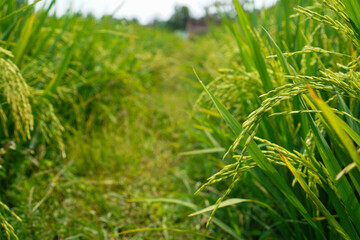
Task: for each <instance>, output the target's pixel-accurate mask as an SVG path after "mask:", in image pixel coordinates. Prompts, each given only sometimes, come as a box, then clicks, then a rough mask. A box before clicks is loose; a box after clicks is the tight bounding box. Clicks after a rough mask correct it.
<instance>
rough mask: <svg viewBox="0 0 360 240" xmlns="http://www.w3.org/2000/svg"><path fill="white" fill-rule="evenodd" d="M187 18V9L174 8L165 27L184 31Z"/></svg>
mask: <svg viewBox="0 0 360 240" xmlns="http://www.w3.org/2000/svg"><path fill="white" fill-rule="evenodd" d="M189 18H190V10H189V8H188V7H186V6H176V7H175V12H174V14H173V15H172V16H171V18H170V19H169V21H168V22H167V25H168V27H169V28H171V29H173V30H185V28H186V23H187V21H188V19H189Z"/></svg>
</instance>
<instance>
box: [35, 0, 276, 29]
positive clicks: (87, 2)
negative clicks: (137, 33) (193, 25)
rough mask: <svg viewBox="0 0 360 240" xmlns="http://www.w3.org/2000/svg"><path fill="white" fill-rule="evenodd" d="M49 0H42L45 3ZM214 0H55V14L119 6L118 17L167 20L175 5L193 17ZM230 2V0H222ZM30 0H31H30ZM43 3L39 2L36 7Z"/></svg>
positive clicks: (262, 2)
mask: <svg viewBox="0 0 360 240" xmlns="http://www.w3.org/2000/svg"><path fill="white" fill-rule="evenodd" d="M49 1H50V0H43V1H42V2H44V3H46V2H49ZM215 1H216V0H57V3H56V11H57V14H59V15H62V14H63V13H64V12H66V10H67V9H69V7H70V6H71V9H73V11H75V12H77V11H81V12H83V13H85V14H87V13H93V14H94V15H95V16H97V17H101V16H102V15H104V14H111V13H113V12H114V10H115V9H116V8H117V7H118V6H120V5H121V4H122V6H121V8H120V9H119V10H118V11H117V14H116V16H117V17H119V18H123V17H125V18H137V19H138V20H139V21H140V22H141V23H143V24H146V23H149V22H150V21H151V20H153V19H155V18H157V19H160V20H167V19H169V17H170V16H171V15H172V14H173V12H174V8H175V6H176V5H181V6H183V5H185V6H188V7H189V9H190V12H191V14H192V15H193V16H194V17H199V16H202V15H203V14H204V13H205V10H204V7H206V6H209V5H211V4H213V3H214V2H215ZM222 1H223V2H231V0H222ZM30 2H33V0H32V1H30ZM254 2H255V6H256V7H257V8H261V7H262V6H270V5H272V4H274V3H275V2H276V0H254ZM41 5H43V3H41V2H40V3H39V4H38V7H39V6H41Z"/></svg>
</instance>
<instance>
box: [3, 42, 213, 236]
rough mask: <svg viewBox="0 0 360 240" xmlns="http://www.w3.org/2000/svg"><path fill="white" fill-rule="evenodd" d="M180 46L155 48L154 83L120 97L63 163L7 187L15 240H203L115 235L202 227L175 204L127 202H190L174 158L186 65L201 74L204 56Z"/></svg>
mask: <svg viewBox="0 0 360 240" xmlns="http://www.w3.org/2000/svg"><path fill="white" fill-rule="evenodd" d="M179 42H180V43H177V44H180V45H177V46H170V49H172V52H166V51H167V50H163V49H166V48H159V49H158V50H157V51H158V52H157V53H156V54H157V55H156V56H157V57H156V58H155V61H152V62H151V64H152V66H149V68H153V65H156V66H157V69H159V71H158V72H152V73H151V74H152V77H154V81H153V82H154V83H156V84H154V86H147V89H146V88H145V89H143V91H139V92H136V93H135V94H134V95H133V96H132V97H129V98H127V99H126V102H125V103H124V106H123V111H121V112H120V113H119V116H114V118H115V119H114V122H113V124H110V125H106V126H101V127H99V128H97V129H94V130H91V131H90V132H89V133H88V132H85V133H84V132H82V131H79V132H75V134H74V135H73V137H72V138H70V139H68V140H67V143H66V146H68V149H67V153H68V156H67V158H66V159H65V160H61V161H62V162H59V164H55V165H54V164H50V163H49V164H48V165H46V163H45V164H43V165H41V166H40V168H42V169H39V170H38V171H37V173H35V174H34V175H32V176H30V177H28V178H22V179H19V180H18V182H16V183H14V186H16V188H15V190H14V191H9V192H8V197H9V199H12V201H13V202H12V203H10V204H11V205H13V206H20V207H18V208H15V211H16V212H17V213H19V214H20V217H21V218H22V219H23V223H21V224H19V223H18V222H16V221H13V224H14V226H15V228H17V229H18V236H19V238H20V239H123V238H125V239H126V238H127V237H128V238H129V239H144V238H145V239H187V238H188V239H196V238H200V239H202V238H203V237H201V236H195V235H192V234H191V233H190V234H189V233H176V232H173V231H168V230H163V231H152V232H144V233H138V234H129V235H126V236H120V235H119V234H120V233H121V232H123V231H126V230H130V229H136V228H176V229H187V230H192V231H195V232H200V229H201V228H202V227H201V226H200V224H199V222H200V221H199V218H192V219H190V218H188V217H187V214H189V213H190V211H189V210H188V209H184V208H182V207H178V206H176V205H174V204H160V203H154V204H146V203H131V202H129V200H130V199H135V198H158V197H168V198H178V199H184V198H187V199H192V198H193V192H194V191H195V190H196V187H195V186H194V185H193V184H194V182H190V180H188V175H191V172H190V171H191V169H184V166H185V165H186V164H184V161H185V159H184V158H180V157H179V156H178V153H179V152H181V151H184V150H187V149H189V148H191V144H192V143H191V140H190V138H189V136H188V133H187V132H186V129H187V128H189V127H190V126H191V125H192V120H191V114H190V113H191V108H192V104H193V103H194V101H195V99H196V97H197V96H198V90H196V89H195V88H194V86H195V85H194V82H193V83H192V80H194V77H193V75H192V66H194V67H197V68H198V69H199V70H202V69H204V67H203V66H197V64H198V63H199V62H201V61H203V59H204V60H206V57H207V56H206V55H204V54H203V52H196V53H195V50H194V48H196V44H198V43H197V41H185V40H181V41H179ZM168 44H172V43H168ZM208 44H213V43H212V42H211V41H210V42H209V41H208ZM146 67H147V66H144V68H146ZM191 79H192V80H191ZM64 161H65V163H64ZM21 213H23V214H21Z"/></svg>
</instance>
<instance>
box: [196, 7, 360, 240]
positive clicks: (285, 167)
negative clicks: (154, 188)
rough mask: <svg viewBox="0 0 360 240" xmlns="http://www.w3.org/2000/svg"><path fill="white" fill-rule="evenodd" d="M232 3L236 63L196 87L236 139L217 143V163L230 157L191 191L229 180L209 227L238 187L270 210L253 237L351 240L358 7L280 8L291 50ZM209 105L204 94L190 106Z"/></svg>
mask: <svg viewBox="0 0 360 240" xmlns="http://www.w3.org/2000/svg"><path fill="white" fill-rule="evenodd" d="M234 5H235V8H236V11H237V15H238V24H236V25H234V24H232V23H231V22H229V23H228V25H229V28H230V29H231V31H232V32H233V34H234V37H235V38H236V40H237V42H238V43H239V53H240V56H241V59H240V60H239V63H238V64H236V65H234V67H233V68H232V69H231V70H229V71H226V72H224V73H223V74H222V75H221V76H220V77H219V79H218V80H216V81H214V82H213V83H211V84H209V85H208V86H205V85H204V88H205V92H206V93H207V95H208V96H209V97H210V99H211V100H212V102H213V105H214V106H215V107H216V108H217V110H218V111H219V113H220V115H221V117H222V119H223V120H224V121H225V122H226V123H227V125H228V126H229V128H230V129H231V130H232V132H233V133H234V136H233V137H231V139H232V140H233V143H232V144H231V146H230V147H228V146H223V147H228V151H227V152H226V154H225V156H224V159H227V158H229V159H232V161H230V163H229V164H228V165H226V166H225V167H224V168H223V169H222V170H220V171H219V172H218V173H216V174H215V175H213V176H212V177H210V178H209V179H208V181H207V182H206V183H205V184H204V185H203V187H201V188H200V189H199V192H200V191H203V190H204V189H206V187H207V186H210V185H212V184H215V183H218V182H220V181H225V182H227V183H228V184H229V185H228V188H227V190H226V191H225V192H224V194H223V195H222V196H221V197H220V198H219V199H218V200H217V202H216V203H215V205H214V206H213V207H211V208H208V211H212V215H211V217H210V218H209V221H208V223H210V222H211V219H212V217H214V216H215V215H216V214H215V213H216V210H217V209H218V208H219V207H221V206H222V205H223V204H224V203H225V202H224V201H225V199H226V198H227V197H228V196H229V195H230V194H231V192H232V191H233V190H234V189H235V188H239V187H240V188H245V189H246V190H242V191H240V193H241V195H240V196H237V197H240V198H245V199H246V198H249V197H250V198H251V199H250V200H251V201H261V203H262V204H267V205H268V206H269V208H270V209H271V211H269V213H268V214H267V215H268V216H269V220H266V222H267V223H268V222H269V223H268V224H271V225H270V226H269V227H266V228H265V229H263V233H262V234H260V235H259V237H261V238H263V237H267V236H270V235H271V236H273V237H275V236H276V237H279V238H289V237H290V238H293V239H306V238H311V239H335V238H342V239H358V238H359V234H358V232H359V230H360V229H359V227H360V226H359V225H358V222H359V220H360V216H359V215H358V210H359V202H358V201H359V199H358V194H359V191H358V190H359V189H358V184H359V180H360V178H359V167H358V166H359V165H358V164H359V159H360V158H359V133H360V132H359V122H360V121H359V92H360V88H359V77H358V73H357V70H356V69H357V68H358V60H357V51H358V50H357V48H358V27H357V19H356V16H355V15H356V14H355V12H356V11H359V10H360V9H359V8H358V2H357V1H326V0H324V1H321V2H320V3H316V4H312V5H306V3H304V4H302V5H300V6H297V7H295V9H294V11H295V12H293V13H289V12H285V13H284V15H286V16H290V15H291V17H290V18H289V19H288V20H287V21H289V22H286V24H285V27H286V28H287V27H289V28H290V29H287V31H289V32H287V34H290V38H291V39H294V40H295V44H294V43H292V42H290V41H288V42H287V41H283V39H282V37H281V36H278V35H274V30H273V29H272V28H271V27H269V29H268V30H265V29H261V28H253V27H252V26H251V24H250V22H249V20H248V17H247V16H246V14H245V12H244V11H243V9H242V7H241V6H240V4H239V3H238V2H237V1H236V0H235V1H234ZM271 11H273V13H274V14H277V15H280V14H281V12H280V11H279V10H278V9H276V8H274V9H272V10H269V14H270V12H271ZM284 11H288V8H285V10H284ZM265 24H266V23H265ZM288 24H289V26H288ZM275 27H276V26H275ZM279 27H283V26H279ZM331 28H332V29H331ZM291 29H295V30H296V31H292V30H291ZM333 29H335V30H336V31H334V30H333ZM247 86H251V87H252V89H253V90H252V91H250V92H248V89H249V88H250V87H247ZM222 102H223V103H222ZM223 104H225V105H223ZM208 105H209V102H207V100H206V99H205V96H202V97H201V99H200V100H199V103H198V106H201V107H205V106H208ZM225 106H226V107H225ZM226 108H228V109H230V111H229V110H227V109H226ZM211 111H213V110H211ZM231 113H233V114H231ZM244 113H246V114H248V116H247V117H244ZM209 120H210V122H209V123H208V124H210V125H213V124H214V123H215V122H213V121H212V120H211V119H209ZM209 120H207V121H209ZM239 120H240V122H241V124H240V122H239ZM213 128H215V127H213ZM210 134H211V132H210ZM214 134H215V133H214ZM214 137H215V136H214ZM224 138H228V136H226V137H225V136H224ZM226 201H230V200H226ZM242 202H243V201H240V202H239V201H238V202H236V201H235V202H234V203H235V204H236V203H242ZM227 205H230V204H227ZM271 212H275V213H276V215H273V214H271ZM266 219H267V218H266ZM264 221H265V220H264Z"/></svg>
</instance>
